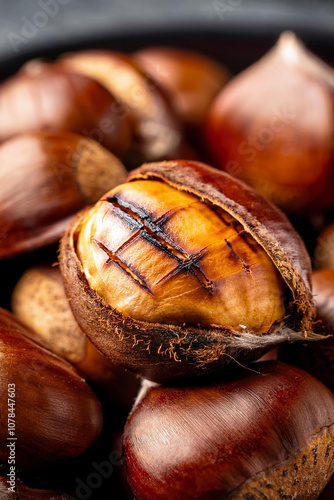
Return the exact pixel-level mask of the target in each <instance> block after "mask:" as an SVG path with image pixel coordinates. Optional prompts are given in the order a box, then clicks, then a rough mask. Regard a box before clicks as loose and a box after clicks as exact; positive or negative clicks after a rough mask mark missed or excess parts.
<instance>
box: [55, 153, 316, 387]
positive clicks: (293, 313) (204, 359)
mask: <svg viewBox="0 0 334 500" xmlns="http://www.w3.org/2000/svg"><path fill="white" fill-rule="evenodd" d="M128 181H129V182H128V183H126V184H123V185H121V186H118V187H117V188H115V189H114V190H112V191H110V192H109V193H107V194H106V195H105V196H104V197H103V198H101V200H100V201H99V202H98V203H97V204H96V205H95V206H94V207H92V209H91V210H88V211H86V212H83V213H81V214H79V215H78V216H77V218H76V219H75V220H74V221H73V222H72V223H71V224H70V226H69V227H68V229H67V232H66V234H65V236H64V238H63V240H62V244H61V255H60V262H61V269H62V273H63V276H64V283H65V289H66V292H67V295H68V297H69V299H70V305H71V307H72V310H73V313H74V315H75V318H76V320H77V321H78V323H79V325H80V327H81V328H82V330H83V331H84V332H85V333H86V334H87V335H88V337H89V338H90V339H91V341H92V342H93V343H94V344H95V345H96V346H97V347H98V349H99V350H100V351H101V352H102V353H103V354H105V355H106V356H108V357H110V358H111V359H112V360H113V362H114V363H116V364H120V365H121V366H124V367H126V368H128V369H130V370H133V371H135V372H136V373H139V374H140V375H142V376H144V377H145V378H148V379H152V380H155V381H166V380H171V379H180V378H185V377H192V376H194V375H207V374H209V373H212V372H214V371H217V370H221V369H224V368H225V367H227V366H228V365H229V364H231V363H232V362H234V361H237V362H248V361H252V360H254V359H258V358H259V357H260V356H261V355H263V354H264V353H265V352H267V351H269V350H270V349H273V348H274V347H275V346H278V345H279V344H281V343H282V342H285V341H291V340H297V339H308V340H317V339H320V338H321V336H320V335H318V334H317V333H316V332H315V325H314V314H315V311H314V306H313V298H312V294H311V290H310V285H309V274H310V261H309V257H308V255H307V252H306V250H305V247H304V245H303V242H302V240H301V238H300V237H299V236H298V235H297V233H296V232H295V231H294V229H293V227H292V226H291V225H290V223H289V221H288V220H287V218H286V217H285V215H284V214H282V213H281V212H280V211H279V210H278V209H277V208H276V207H274V206H273V205H272V204H271V203H270V202H268V201H266V200H264V199H263V198H262V197H261V196H260V195H259V194H258V193H256V192H255V191H254V190H253V189H251V188H249V187H247V186H246V185H245V184H244V183H243V182H242V181H238V180H236V179H234V178H232V177H231V176H229V175H228V174H226V173H224V172H220V171H217V170H215V169H213V168H211V167H209V166H207V165H205V164H202V163H198V162H191V161H181V160H179V161H170V162H160V163H151V164H145V165H143V166H142V167H140V168H139V169H137V170H135V171H134V172H132V173H131V174H130V175H129V177H128Z"/></svg>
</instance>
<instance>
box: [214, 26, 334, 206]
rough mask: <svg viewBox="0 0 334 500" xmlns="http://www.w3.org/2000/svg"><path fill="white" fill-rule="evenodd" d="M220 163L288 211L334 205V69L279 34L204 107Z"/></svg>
mask: <svg viewBox="0 0 334 500" xmlns="http://www.w3.org/2000/svg"><path fill="white" fill-rule="evenodd" d="M207 139H208V143H209V146H210V148H211V151H212V153H213V154H214V156H215V158H216V160H217V165H218V166H219V167H220V168H222V169H224V170H226V171H227V172H229V173H231V174H232V175H235V176H236V177H240V178H242V179H244V180H245V181H246V182H247V183H248V184H250V185H252V186H253V187H255V188H256V189H257V190H258V191H259V192H260V193H261V194H263V195H264V196H266V197H267V198H269V199H271V200H272V201H273V202H274V203H275V204H277V205H278V206H280V207H281V208H282V209H283V210H285V211H287V212H289V213H299V214H304V213H305V212H312V211H316V210H324V209H329V208H330V207H333V206H334V197H333V189H334V154H333V141H334V71H333V70H332V68H330V67H329V66H326V65H325V64H324V63H323V62H322V61H320V60H318V59H317V58H316V57H315V56H313V55H312V54H311V53H309V52H308V51H307V50H306V49H305V47H304V46H303V45H302V43H301V42H300V41H298V40H297V39H296V38H295V36H294V35H293V34H292V33H290V32H286V33H283V34H282V35H281V37H280V39H279V41H278V44H277V45H276V46H275V47H274V48H273V49H272V50H271V51H270V52H269V53H268V54H266V55H265V56H264V57H263V58H262V59H261V60H260V61H258V62H257V63H255V64H254V65H253V66H251V67H250V68H248V69H246V70H245V71H243V72H242V73H241V74H240V75H238V76H237V77H236V78H234V79H233V80H232V81H231V82H230V83H229V84H228V85H227V86H226V87H225V88H224V89H223V90H222V92H221V93H220V94H219V95H218V97H217V98H216V100H215V101H214V103H213V105H212V108H211V111H210V113H209V118H208V124H207Z"/></svg>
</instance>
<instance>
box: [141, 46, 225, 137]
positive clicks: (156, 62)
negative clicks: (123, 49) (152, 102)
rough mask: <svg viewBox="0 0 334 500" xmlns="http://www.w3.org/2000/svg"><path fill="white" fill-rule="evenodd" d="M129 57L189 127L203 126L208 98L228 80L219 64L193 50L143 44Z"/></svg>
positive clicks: (209, 99) (208, 104)
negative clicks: (164, 92)
mask: <svg viewBox="0 0 334 500" xmlns="http://www.w3.org/2000/svg"><path fill="white" fill-rule="evenodd" d="M133 59H134V60H135V61H136V62H137V63H138V64H139V66H140V67H141V68H143V70H144V71H145V73H146V74H148V75H150V76H151V77H152V78H153V80H155V81H156V82H158V83H159V85H160V86H161V88H163V89H164V90H165V91H166V93H167V94H168V95H169V97H170V99H171V102H172V103H173V105H174V108H175V109H176V111H177V112H178V114H179V116H180V117H181V118H182V120H183V121H184V122H185V123H186V124H187V125H189V126H190V127H196V128H201V127H202V126H203V124H204V122H205V120H206V117H207V114H208V111H209V108H210V106H211V104H212V101H213V100H214V98H215V97H216V95H217V94H218V92H220V91H221V90H222V88H223V87H224V86H225V84H226V82H227V81H228V79H229V74H228V71H227V70H226V69H225V68H224V67H223V66H222V65H221V64H219V63H218V62H216V61H215V60H214V59H212V58H210V57H209V56H206V55H204V54H201V53H199V52H195V51H193V50H187V49H180V48H176V47H146V48H144V49H141V50H139V51H138V52H135V54H133Z"/></svg>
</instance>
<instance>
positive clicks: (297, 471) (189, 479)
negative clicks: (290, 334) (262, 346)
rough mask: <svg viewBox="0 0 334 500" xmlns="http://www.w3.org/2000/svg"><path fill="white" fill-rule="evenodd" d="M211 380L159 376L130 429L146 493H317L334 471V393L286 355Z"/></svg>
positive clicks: (127, 436)
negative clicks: (183, 383)
mask: <svg viewBox="0 0 334 500" xmlns="http://www.w3.org/2000/svg"><path fill="white" fill-rule="evenodd" d="M253 369H254V370H248V371H246V370H243V371H241V370H240V371H239V372H237V373H233V374H230V375H229V378H228V379H225V380H223V381H216V382H215V383H211V384H209V385H204V386H197V387H193V386H188V387H163V386H157V385H155V386H151V387H148V388H147V389H146V392H145V391H144V393H143V394H142V395H141V397H140V398H139V401H138V402H137V404H136V405H135V407H134V409H133V411H132V413H131V414H130V417H129V419H128V421H127V424H126V426H125V430H124V437H123V450H124V457H125V471H126V477H127V480H128V483H129V485H130V487H131V489H132V492H133V494H134V496H135V498H136V499H137V500H163V499H166V500H167V499H170V498H173V500H179V499H180V500H181V499H182V500H186V499H189V500H190V499H191V500H195V499H196V500H200V499H203V500H209V499H210V500H214V499H217V500H218V499H219V500H221V499H223V498H226V499H244V500H257V499H260V498H266V499H271V500H274V499H277V500H279V499H282V498H291V499H292V498H294V499H299V500H305V499H309V500H311V499H315V498H317V497H318V495H319V494H320V492H321V491H322V489H323V488H324V487H325V485H326V483H327V482H328V481H329V479H330V476H331V474H332V473H333V471H334V455H333V445H334V396H333V394H332V393H331V392H330V391H329V390H328V389H327V388H326V387H325V386H324V385H323V384H322V383H321V382H319V381H318V380H316V379H315V378H313V377H312V376H311V375H308V374H307V373H305V372H303V371H302V370H299V369H297V368H295V367H292V366H289V365H286V364H283V363H280V362H277V361H276V362H261V363H256V364H255V365H253Z"/></svg>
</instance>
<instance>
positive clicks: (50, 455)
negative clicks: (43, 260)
mask: <svg viewBox="0 0 334 500" xmlns="http://www.w3.org/2000/svg"><path fill="white" fill-rule="evenodd" d="M26 333H27V327H25V326H24V325H23V324H22V323H20V321H19V320H17V319H16V318H15V317H14V316H13V315H11V314H10V313H9V312H7V311H5V310H4V309H0V360H1V363H0V366H1V369H0V395H1V401H2V402H3V403H2V409H1V413H2V415H1V420H2V418H3V420H2V422H3V425H1V427H0V463H3V464H9V459H10V458H11V455H10V453H11V451H13V454H14V457H15V458H14V460H15V467H17V468H18V469H19V470H22V471H35V472H36V471H40V470H46V469H50V468H51V467H53V466H54V465H55V464H60V463H63V464H64V463H66V464H67V463H68V461H69V459H72V458H74V457H78V456H79V455H81V454H82V453H83V452H85V450H87V449H88V447H90V446H91V445H93V444H94V443H95V441H96V440H97V439H98V437H99V435H100V433H101V430H102V423H103V417H102V410H101V405H100V402H99V401H98V399H97V398H96V396H95V394H94V393H93V391H92V390H91V388H90V387H89V386H88V385H87V383H86V382H85V381H84V379H82V378H81V377H80V376H79V375H78V374H77V372H76V371H75V369H74V368H73V367H72V366H71V365H70V364H69V363H67V362H66V361H64V360H63V359H61V358H59V357H58V356H56V355H55V354H52V353H51V352H50V351H48V350H46V349H43V348H42V347H40V346H39V345H38V344H36V343H35V342H33V341H32V340H30V339H29V338H28V335H29V333H28V335H27V336H26ZM7 401H8V404H7ZM5 403H6V404H5ZM9 445H11V446H12V447H13V450H12V449H11V448H10V447H9Z"/></svg>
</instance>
